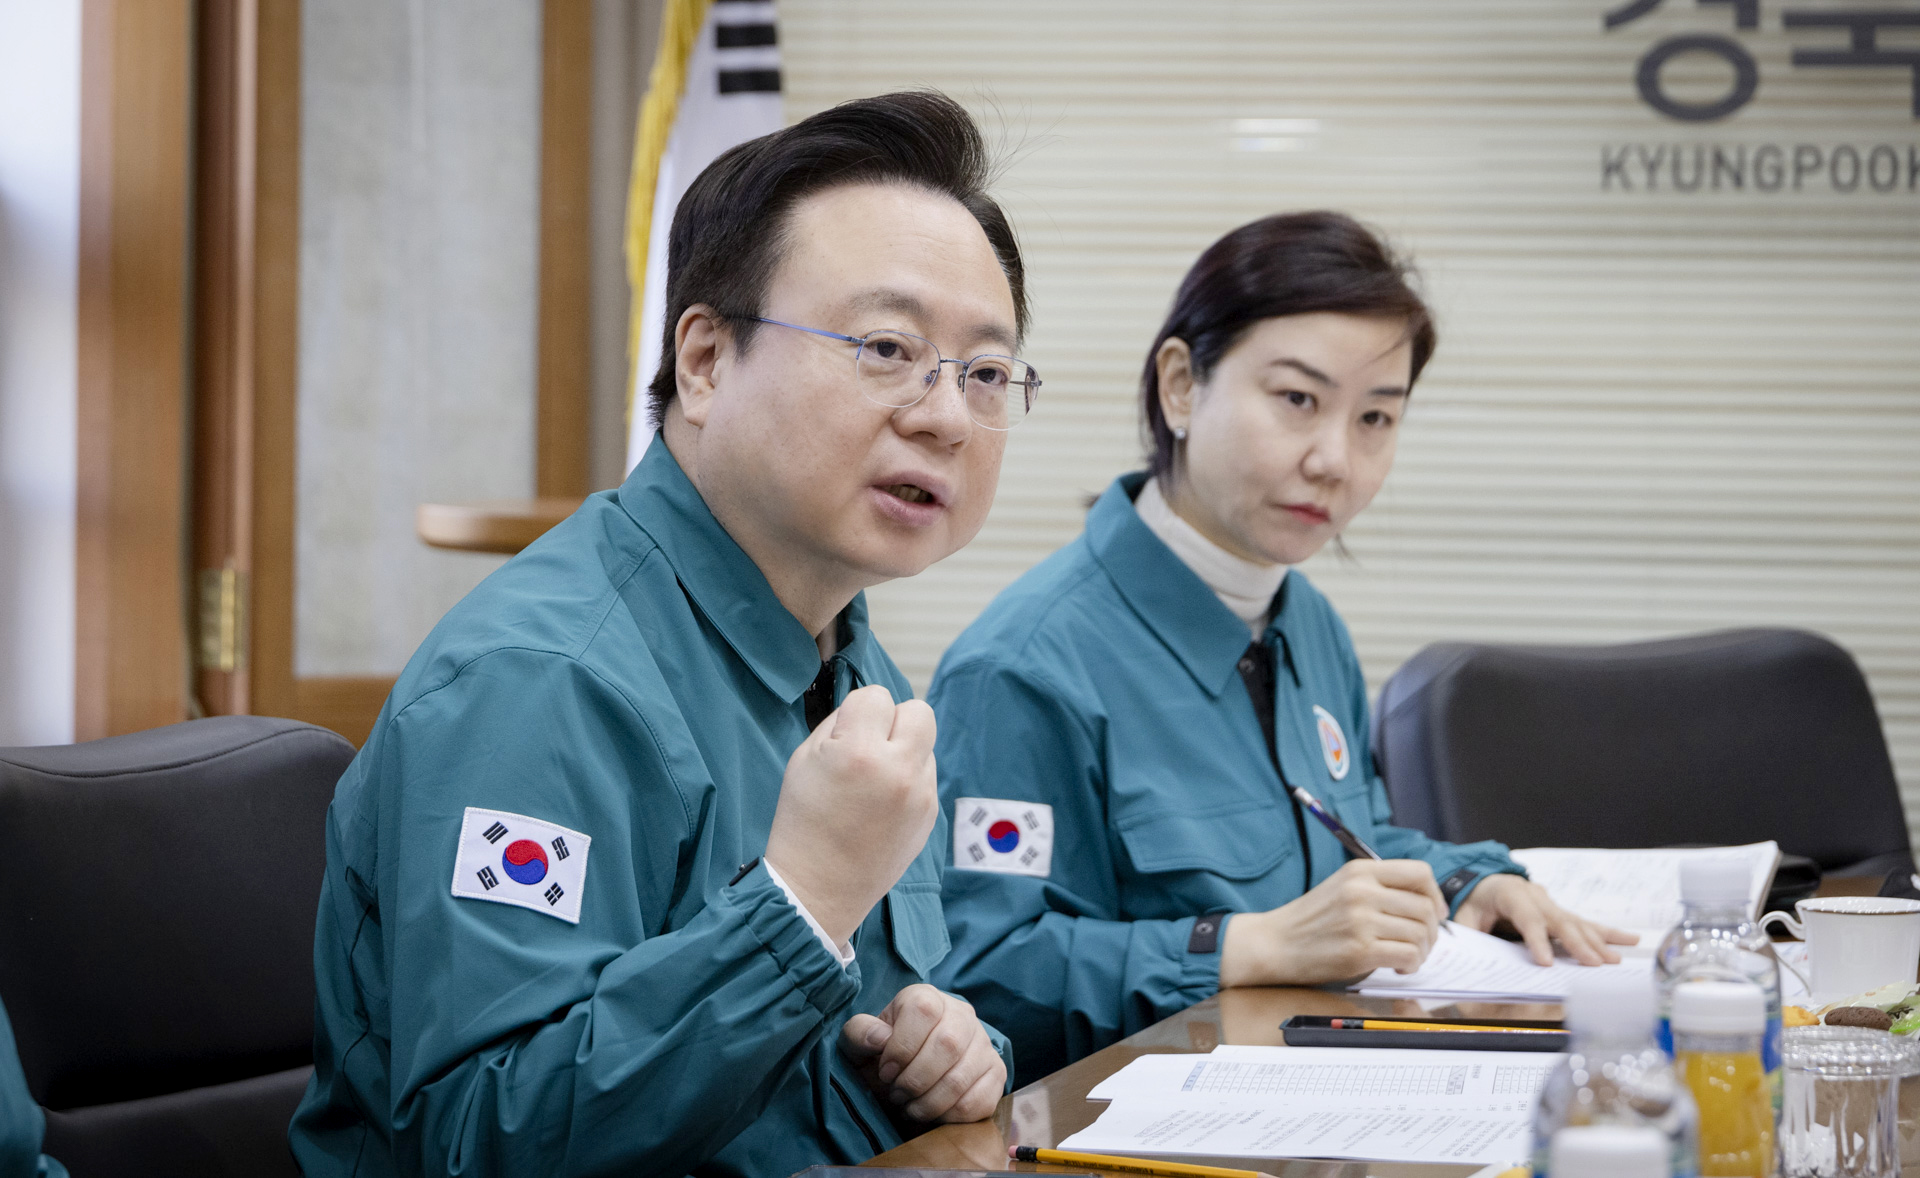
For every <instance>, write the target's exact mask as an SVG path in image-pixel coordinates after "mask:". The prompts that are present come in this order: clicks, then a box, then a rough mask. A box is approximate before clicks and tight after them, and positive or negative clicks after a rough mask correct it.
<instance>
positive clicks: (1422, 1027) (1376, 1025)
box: [1327, 1018, 1566, 1035]
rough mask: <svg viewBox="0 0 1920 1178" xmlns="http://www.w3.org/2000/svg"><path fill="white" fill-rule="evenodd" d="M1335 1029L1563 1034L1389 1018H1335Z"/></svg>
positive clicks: (1332, 1023) (1330, 1023)
mask: <svg viewBox="0 0 1920 1178" xmlns="http://www.w3.org/2000/svg"><path fill="white" fill-rule="evenodd" d="M1327 1025H1328V1026H1329V1027H1332V1028H1333V1029H1334V1030H1336V1031H1498V1032H1500V1033H1501V1034H1504V1035H1564V1034H1566V1032H1565V1031H1562V1030H1556V1029H1554V1028H1551V1027H1496V1026H1480V1025H1476V1024H1472V1023H1417V1022H1400V1021H1398V1020H1395V1019H1390V1018H1336V1019H1330V1020H1328V1022H1327Z"/></svg>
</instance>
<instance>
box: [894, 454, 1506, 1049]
mask: <svg viewBox="0 0 1920 1178" xmlns="http://www.w3.org/2000/svg"><path fill="white" fill-rule="evenodd" d="M1144 479H1145V476H1144V475H1143V474H1131V475H1125V476H1122V477H1121V478H1120V479H1119V480H1117V481H1116V482H1115V483H1114V485H1113V486H1111V487H1109V488H1108V489H1107V491H1106V493H1105V494H1103V495H1102V496H1101V497H1100V499H1099V501H1098V502H1096V503H1095V504H1094V507H1093V510H1092V511H1091V513H1090V514H1089V515H1088V517H1087V526H1086V530H1085V532H1084V533H1082V534H1081V536H1080V537H1079V538H1078V539H1076V540H1074V542H1073V543H1071V544H1069V545H1067V546H1066V547H1065V548H1063V549H1061V550H1060V551H1059V552H1056V553H1054V554H1053V555H1052V556H1050V557H1048V558H1047V559H1046V560H1044V561H1042V562H1041V563H1040V564H1039V565H1038V566H1036V567H1035V568H1034V569H1032V570H1031V571H1030V572H1028V573H1027V574H1026V575H1025V576H1023V577H1021V578H1020V579H1019V580H1018V581H1016V582H1014V584H1013V585H1011V586H1009V587H1008V588H1007V590H1006V591H1005V592H1004V593H1002V594H1001V595H1000V596H999V597H998V598H996V599H995V600H994V602H993V603H992V604H991V605H989V606H988V607H987V609H986V612H985V613H983V614H981V616H980V618H979V619H978V620H977V621H975V622H974V623H973V625H971V626H969V627H968V628H967V630H966V631H965V632H964V633H963V634H961V635H960V637H959V639H957V640H956V641H955V642H954V644H953V646H952V647H951V648H949V649H948V651H947V653H946V655H945V657H944V658H942V660H941V662H940V668H939V671H938V673H937V674H936V675H935V677H934V681H933V686H932V688H931V689H930V690H929V692H928V702H929V703H930V704H932V705H933V708H934V713H935V715H936V716H937V717H938V718H939V724H940V738H939V743H938V745H937V746H936V756H937V758H938V761H939V771H940V796H941V802H942V806H943V809H944V810H945V815H946V818H947V819H948V821H949V822H950V823H953V824H955V825H954V828H955V829H956V830H957V831H959V832H960V833H959V834H958V835H957V836H956V840H955V842H956V846H955V851H954V852H952V853H955V858H956V859H957V860H958V861H957V862H955V864H954V869H950V870H949V871H948V872H947V873H946V882H945V896H946V906H947V921H948V925H949V927H950V929H951V931H952V934H953V939H954V949H953V952H952V954H951V955H950V956H948V957H947V958H946V960H945V962H944V963H943V964H942V966H941V968H940V970H939V973H938V977H939V981H940V984H941V985H943V986H945V987H947V988H948V989H951V990H954V991H956V992H958V993H960V994H962V995H964V996H966V997H967V998H968V999H969V1000H971V1001H972V1002H973V1004H974V1005H975V1007H976V1008H977V1009H978V1010H979V1011H980V1014H981V1017H982V1018H985V1019H988V1020H990V1021H991V1022H993V1023H994V1024H995V1025H996V1026H998V1027H999V1028H1000V1029H1001V1030H1003V1031H1005V1032H1006V1033H1007V1034H1008V1035H1010V1036H1011V1037H1012V1039H1013V1043H1014V1051H1015V1055H1016V1058H1017V1059H1018V1060H1019V1064H1020V1074H1019V1077H1018V1082H1019V1083H1023V1084H1024V1083H1028V1082H1030V1081H1032V1080H1034V1079H1037V1078H1038V1077H1040V1076H1042V1075H1044V1074H1046V1073H1047V1072H1050V1071H1053V1070H1055V1069H1057V1068H1059V1067H1062V1066H1064V1065H1066V1064H1068V1063H1070V1062H1072V1061H1073V1060H1076V1059H1079V1058H1080V1057H1081V1056H1084V1055H1086V1054H1088V1053H1089V1052H1092V1051H1095V1050H1097V1049H1099V1048H1101V1047H1104V1046H1106V1045H1107V1044H1109V1043H1112V1042H1114V1041H1115V1040H1116V1039H1119V1038H1120V1037H1122V1036H1124V1035H1129V1034H1132V1033H1133V1032H1135V1031H1138V1030H1140V1029H1142V1028H1143V1027H1146V1026H1148V1025H1149V1024H1151V1023H1153V1022H1155V1021H1157V1020H1159V1019H1162V1018H1165V1017H1167V1016H1168V1015H1171V1014H1174V1013H1176V1012H1177V1011H1180V1010H1183V1009H1185V1008H1186V1007H1188V1006H1191V1005H1193V1004H1194V1003H1195V1002H1198V1001H1200V1000H1201V999H1203V998H1206V997H1208V996H1209V995H1211V994H1213V993H1214V991H1215V990H1217V989H1218V988H1219V980H1220V955H1219V953H1218V950H1217V946H1218V942H1219V940H1220V939H1221V938H1220V935H1219V934H1220V933H1222V932H1223V931H1224V924H1225V919H1224V918H1221V917H1220V916H1218V915H1217V914H1223V913H1233V912H1262V911H1266V910H1268V909H1272V908H1277V907H1279V906H1280V905H1282V904H1286V903H1288V902H1289V901H1292V900H1296V899H1298V898H1299V897H1300V896H1301V895H1302V894H1303V893H1305V892H1306V891H1307V889H1308V888H1309V887H1311V886H1312V885H1314V884H1317V883H1319V882H1320V881H1322V880H1324V879H1326V878H1327V877H1328V876H1329V875H1331V874H1333V873H1334V872H1335V871H1336V870H1338V869H1339V867H1340V866H1341V864H1342V863H1344V862H1345V861H1346V859H1347V855H1346V853H1345V851H1344V850H1343V849H1342V848H1341V846H1340V844H1339V843H1338V842H1337V841H1335V839H1334V838H1333V836H1332V835H1331V834H1329V833H1328V832H1327V831H1326V830H1325V829H1324V828H1323V827H1321V826H1320V825H1319V824H1317V823H1316V822H1314V821H1313V820H1312V818H1311V817H1305V816H1302V815H1298V814H1296V811H1295V807H1294V805H1293V803H1292V801H1291V798H1290V797H1289V795H1288V794H1287V793H1286V791H1285V790H1284V789H1283V788H1282V784H1281V779H1280V776H1279V774H1277V773H1276V772H1275V770H1274V765H1273V761H1272V759H1271V757H1270V756H1269V754H1268V751H1267V745H1266V738H1265V736H1264V734H1263V732H1262V729H1261V725H1260V722H1259V717H1258V715H1257V714H1256V713H1255V711H1254V706H1253V700H1252V697H1251V695H1250V694H1249V692H1248V689H1247V687H1246V685H1245V683H1244V681H1243V679H1242V675H1241V671H1240V668H1239V663H1240V660H1241V658H1242V656H1243V655H1244V654H1245V653H1246V652H1247V650H1248V646H1249V635H1248V633H1247V627H1246V624H1245V623H1244V622H1242V621H1241V620H1240V619H1239V618H1237V617H1235V616H1234V615H1233V613H1232V612H1231V611H1230V610H1228V609H1227V607H1226V606H1225V605H1223V604H1221V602H1220V599H1219V598H1218V597H1216V596H1215V595H1214V593H1213V591H1212V590H1211V589H1209V588H1208V587H1207V586H1206V584H1205V583H1204V582H1202V581H1201V580H1200V578H1199V577H1197V576H1196V575H1194V573H1193V572H1192V571H1191V570H1190V569H1188V568H1187V566H1186V565H1185V564H1184V563H1182V562H1181V560H1180V558H1179V557H1177V556H1175V555H1174V553H1173V552H1172V550H1170V549H1169V548H1167V546H1166V545H1165V544H1163V543H1161V541H1160V539H1159V538H1158V537H1156V536H1155V535H1154V534H1153V532H1152V531H1150V530H1149V529H1148V528H1147V526H1146V524H1144V523H1142V522H1141V520H1140V517H1139V515H1138V514H1137V513H1136V512H1135V511H1134V506H1133V496H1134V495H1135V494H1136V493H1137V492H1138V491H1139V489H1140V487H1141V486H1142V484H1143V482H1144ZM1277 600H1278V607H1277V609H1276V610H1275V612H1274V615H1273V618H1272V621H1271V622H1270V624H1269V625H1268V627H1267V630H1266V633H1265V637H1264V642H1265V644H1266V646H1267V648H1268V650H1269V651H1270V652H1271V655H1272V662H1273V667H1274V674H1273V679H1274V691H1273V695H1274V707H1273V721H1274V731H1275V745H1276V747H1277V751H1278V756H1279V761H1280V767H1281V770H1282V771H1283V772H1284V774H1285V777H1286V780H1287V782H1288V783H1290V784H1294V785H1300V786H1304V787H1306V788H1307V790H1308V791H1309V792H1311V793H1313V794H1314V795H1316V796H1317V797H1319V799H1320V800H1321V801H1322V802H1323V803H1325V804H1326V805H1327V806H1328V807H1329V808H1331V809H1332V810H1333V811H1334V812H1335V813H1336V814H1337V815H1339V817H1340V820H1341V821H1342V822H1344V823H1346V825H1347V826H1348V827H1349V828H1351V829H1352V830H1354V831H1355V832H1356V833H1358V834H1359V835H1360V837H1361V838H1363V839H1365V840H1366V841H1367V842H1368V843H1370V844H1371V845H1372V846H1373V847H1374V849H1376V850H1377V851H1379V852H1380V854H1381V855H1383V856H1385V857H1387V858H1390V859H1398V858H1408V859H1424V860H1426V861H1427V862H1428V863H1430V864H1431V865H1432V866H1433V872H1434V877H1435V878H1436V879H1438V880H1442V881H1449V882H1448V883H1447V884H1446V885H1444V887H1445V889H1447V890H1450V891H1451V893H1452V899H1453V902H1454V903H1455V904H1456V905H1457V904H1458V902H1459V900H1460V898H1462V897H1464V896H1465V895H1466V894H1467V892H1468V891H1469V890H1470V889H1471V887H1472V884H1473V883H1474V882H1475V881H1477V880H1478V879H1479V878H1481V877H1482V876H1484V875H1486V874H1487V873H1490V872H1520V870H1521V869H1520V867H1519V866H1518V865H1517V864H1515V863H1514V862H1513V860H1512V859H1510V858H1509V857H1508V856H1507V853H1506V848H1505V847H1502V846H1500V845H1499V844H1498V843H1490V842H1484V843H1472V844H1468V845H1464V846H1456V845H1452V844H1449V843H1442V842H1436V841H1434V840H1433V839H1430V838H1428V837H1426V836H1425V835H1423V834H1420V833H1419V832H1417V831H1413V830H1406V829H1403V828H1400V827H1396V826H1392V825H1390V824H1389V823H1390V814H1389V812H1388V806H1387V797H1386V791H1385V789H1384V788H1383V787H1382V785H1381V782H1380V779H1379V777H1378V776H1377V775H1376V774H1375V772H1374V769H1373V760H1372V756H1371V753H1370V752H1369V749H1368V746H1367V694H1366V683H1365V681H1364V679H1363V678H1362V676H1361V672H1360V663H1359V660H1358V659H1357V658H1356V657H1355V655H1354V651H1353V643H1352V640H1351V639H1350V638H1349V637H1348V636H1347V630H1346V626H1345V625H1344V624H1343V623H1342V622H1341V621H1340V618H1339V615H1337V614H1336V613H1334V611H1333V607H1332V606H1330V605H1329V604H1328V603H1327V600H1326V598H1324V597H1322V596H1321V595H1320V593H1319V592H1318V591H1317V590H1315V589H1314V587H1313V586H1312V585H1311V584H1309V583H1308V582H1307V579H1306V578H1305V577H1303V576H1301V575H1300V573H1299V571H1298V570H1294V571H1292V572H1289V573H1288V574H1287V577H1286V580H1285V581H1283V582H1282V589H1281V592H1280V594H1279V597H1278V599H1277ZM1322 713H1324V714H1325V720H1324V721H1323V719H1322ZM1329 721H1330V722H1331V724H1332V725H1334V726H1337V731H1328V732H1327V733H1326V735H1325V736H1324V737H1323V735H1322V731H1321V730H1322V727H1323V725H1324V724H1325V723H1327V722H1329ZM959 798H969V799H981V798H984V799H1005V800H1009V801H1014V802H1022V803H1042V804H1044V805H1045V806H1048V807H1051V823H1050V825H1051V830H1052V839H1053V844H1052V862H1051V865H1050V867H1049V868H1048V871H1047V874H1046V875H1045V876H1044V877H1042V876H1039V875H1034V874H1017V873H1014V872H1015V869H1016V868H1017V867H1018V864H1017V861H1013V860H1009V861H1008V862H1007V863H1004V864H997V863H996V862H994V860H995V859H996V858H997V856H996V855H993V854H985V855H982V849H981V847H980V845H979V843H978V840H977V839H975V838H973V837H972V836H971V835H970V834H969V829H968V826H969V822H970V821H972V820H976V819H977V820H979V821H978V825H980V826H981V828H982V829H983V830H991V828H989V827H987V826H986V823H987V822H988V821H991V819H990V818H987V817H986V815H988V814H989V813H992V814H1006V815H1009V816H1010V817H1009V818H1008V820H1007V821H1008V825H1006V826H1003V827H1001V828H1000V829H1001V832H1002V833H1001V838H1002V841H1003V843H1004V842H1007V841H1011V840H1012V839H1014V838H1016V837H1019V835H1018V832H1017V828H1018V827H1019V826H1021V824H1022V821H1023V818H1022V815H1023V814H1024V813H1025V810H1024V809H1023V807H1019V806H1013V807H997V806H991V804H989V805H987V806H981V805H977V804H969V805H968V806H967V812H966V813H959V814H956V811H955V801H956V799H959ZM1033 814H1034V816H1036V817H1038V818H1039V819H1040V821H1041V822H1042V823H1044V822H1045V812H1044V811H1038V810H1036V811H1033ZM1303 818H1304V821H1303ZM1303 832H1304V834H1305V839H1306V844H1305V847H1304V848H1303V846H1302V843H1301V836H1302V833H1303ZM969 842H972V843H974V844H975V845H974V846H973V847H971V848H970V847H968V846H965V845H962V844H967V843H969ZM1303 852H1304V853H1303ZM1035 862H1036V863H1040V862H1044V861H1043V860H1036V861H1035ZM977 863H978V864H983V865H984V866H985V867H988V868H993V867H996V866H997V867H999V868H1000V870H982V869H980V868H979V867H978V866H975V864H977ZM1029 866H1031V865H1029ZM1208 914H1215V915H1214V916H1213V918H1212V919H1211V920H1210V921H1208V922H1207V924H1206V925H1203V927H1202V930H1201V935H1200V936H1199V937H1196V936H1195V935H1194V932H1195V928H1194V926H1195V923H1196V918H1199V917H1202V916H1205V915H1208ZM1209 925H1210V926H1211V929H1212V933H1213V934H1214V935H1208V927H1207V926H1209Z"/></svg>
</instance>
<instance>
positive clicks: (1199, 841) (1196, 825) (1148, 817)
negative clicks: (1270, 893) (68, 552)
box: [1118, 802, 1300, 880]
mask: <svg viewBox="0 0 1920 1178" xmlns="http://www.w3.org/2000/svg"><path fill="white" fill-rule="evenodd" d="M1118 833H1119V835H1120V841H1121V843H1122V844H1123V845H1124V846H1125V847H1126V849H1127V857H1128V858H1129V859H1131V860H1132V861H1133V866H1134V868H1135V870H1137V871H1140V872H1141V873H1143V874H1148V875H1153V874H1157V873H1161V872H1171V871H1204V872H1208V873H1210V874H1213V875H1217V876H1220V877H1221V878H1223V879H1231V880H1252V879H1259V878H1261V877H1263V876H1265V875H1267V874H1269V873H1270V872H1272V871H1273V870H1274V869H1275V868H1277V867H1279V866H1280V865H1281V864H1282V863H1284V862H1286V861H1287V860H1288V859H1291V858H1294V857H1295V856H1296V855H1298V854H1299V853H1300V850H1299V846H1298V844H1299V841H1300V840H1299V835H1298V833H1297V832H1296V830H1295V827H1294V821H1293V815H1292V813H1291V812H1289V811H1286V810H1282V809H1281V808H1280V807H1278V806H1275V805H1273V804H1271V803H1269V802H1260V803H1256V804H1253V805H1239V806H1231V807H1223V808H1217V809H1214V810H1209V811H1205V812H1201V813H1169V812H1166V811H1159V812H1155V813H1147V814H1139V815H1133V814H1129V815H1127V816H1125V817H1124V818H1123V819H1122V820H1121V821H1120V823H1119V826H1118Z"/></svg>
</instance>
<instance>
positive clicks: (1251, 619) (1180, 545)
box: [1133, 478, 1287, 638]
mask: <svg viewBox="0 0 1920 1178" xmlns="http://www.w3.org/2000/svg"><path fill="white" fill-rule="evenodd" d="M1133 509H1134V510H1135V511H1137V512H1139V513H1140V522H1141V523H1143V524H1145V525H1147V529H1148V530H1149V531H1151V532H1152V533H1153V534H1154V535H1156V536H1158V537H1160V542H1161V543H1162V544H1165V545H1166V546H1167V547H1168V548H1171V549H1173V554H1174V555H1175V556H1177V557H1179V558H1180V563H1182V564H1184V565H1186V566H1187V567H1188V568H1189V569H1192V570H1193V575H1194V576H1196V577H1199V578H1200V579H1201V580H1202V581H1205V582H1206V584H1207V588H1209V589H1211V590H1213V592H1214V595H1215V596H1216V597H1218V598H1219V599H1220V603H1221V604H1222V605H1224V606H1226V607H1227V608H1228V609H1230V610H1232V611H1233V616H1234V617H1236V618H1239V619H1240V620H1241V621H1243V622H1245V623H1246V624H1247V629H1248V631H1249V632H1251V633H1252V635H1253V637H1255V638H1258V637H1260V635H1261V632H1262V631H1264V630H1265V629H1266V628H1267V607H1269V606H1271V605H1272V604H1273V595H1274V594H1276V593H1278V592H1280V583H1281V582H1282V581H1284V580H1286V579H1287V566H1286V565H1283V564H1271V565H1269V564H1255V563H1254V562H1253V561H1250V560H1245V559H1242V558H1241V557H1238V556H1235V555H1234V554H1233V553H1231V552H1228V551H1227V550H1226V549H1224V548H1222V547H1220V546H1219V545H1218V544H1215V543H1214V542H1213V541H1211V540H1209V539H1207V538H1206V537H1205V536H1203V535H1201V534H1200V529H1198V528H1196V527H1194V526H1193V525H1192V524H1190V523H1188V522H1187V521H1186V520H1183V519H1181V518H1180V517H1179V516H1177V515H1175V514H1174V513H1173V506H1172V505H1171V504H1169V503H1168V502H1167V500H1166V496H1164V495H1162V494H1161V493H1160V480H1159V479H1156V478H1149V479H1148V480H1147V483H1146V486H1144V487H1141V488H1140V494H1139V496H1138V497H1137V498H1135V499H1134V501H1133Z"/></svg>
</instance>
